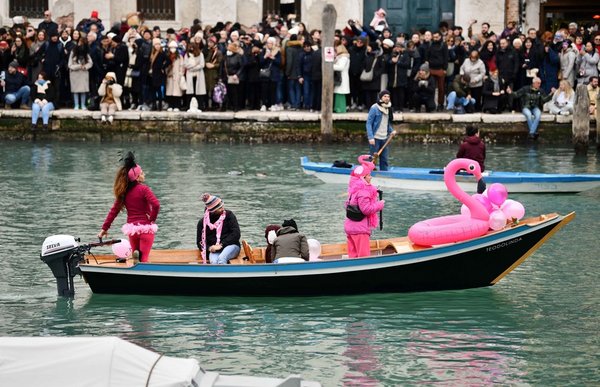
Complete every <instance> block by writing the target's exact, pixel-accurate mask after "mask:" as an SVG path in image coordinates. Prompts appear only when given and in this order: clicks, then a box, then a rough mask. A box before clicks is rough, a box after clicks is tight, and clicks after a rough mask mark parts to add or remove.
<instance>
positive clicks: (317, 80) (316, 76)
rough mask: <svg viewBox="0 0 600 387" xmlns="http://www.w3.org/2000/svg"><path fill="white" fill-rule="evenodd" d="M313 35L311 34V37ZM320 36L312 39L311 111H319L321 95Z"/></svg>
mask: <svg viewBox="0 0 600 387" xmlns="http://www.w3.org/2000/svg"><path fill="white" fill-rule="evenodd" d="M315 34H320V31H318V30H316V31H315ZM313 35H314V34H311V37H313ZM320 42H321V40H320V35H318V38H316V39H315V38H313V41H312V43H313V45H312V50H313V53H312V54H311V61H312V73H311V76H312V78H311V86H310V89H311V98H310V100H311V102H312V106H311V108H312V110H313V111H317V112H319V111H321V93H322V90H323V70H322V68H321V62H322V61H323V53H322V49H321V44H320ZM350 64H352V60H350ZM350 92H352V86H350Z"/></svg>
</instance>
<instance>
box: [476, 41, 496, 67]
mask: <svg viewBox="0 0 600 387" xmlns="http://www.w3.org/2000/svg"><path fill="white" fill-rule="evenodd" d="M479 58H480V59H481V60H482V61H483V64H485V72H486V74H488V73H489V72H490V70H491V69H495V68H497V67H498V66H497V65H496V44H495V43H494V42H492V41H491V40H487V41H486V42H485V43H483V47H482V48H481V51H480V52H479Z"/></svg>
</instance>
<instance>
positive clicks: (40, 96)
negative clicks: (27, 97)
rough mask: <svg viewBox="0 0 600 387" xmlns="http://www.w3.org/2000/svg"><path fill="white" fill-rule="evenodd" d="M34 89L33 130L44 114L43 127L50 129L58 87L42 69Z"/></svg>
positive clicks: (32, 97) (33, 86)
mask: <svg viewBox="0 0 600 387" xmlns="http://www.w3.org/2000/svg"><path fill="white" fill-rule="evenodd" d="M32 88H33V91H32V93H31V99H33V103H32V104H31V130H36V129H37V122H38V119H39V117H40V113H41V114H42V128H43V130H44V131H46V130H48V122H49V120H50V113H51V112H52V111H53V110H54V103H55V98H56V91H55V90H56V87H55V86H54V84H53V83H52V82H51V81H49V80H47V79H46V74H45V73H44V72H43V71H42V72H40V73H39V74H38V79H37V80H36V81H35V82H34V84H33V85H32Z"/></svg>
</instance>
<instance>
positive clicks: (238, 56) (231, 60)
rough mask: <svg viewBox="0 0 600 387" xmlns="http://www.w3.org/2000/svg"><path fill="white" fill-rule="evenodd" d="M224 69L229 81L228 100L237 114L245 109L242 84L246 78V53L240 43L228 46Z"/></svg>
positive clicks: (232, 43)
mask: <svg viewBox="0 0 600 387" xmlns="http://www.w3.org/2000/svg"><path fill="white" fill-rule="evenodd" d="M223 69H224V75H225V77H224V78H225V79H226V80H227V99H228V100H229V107H230V108H231V109H232V110H233V111H234V112H237V111H238V110H242V109H243V108H244V98H243V89H242V86H240V84H241V83H242V81H243V80H245V78H244V51H243V50H242V49H241V47H240V45H239V43H237V42H231V43H229V44H228V45H227V52H226V55H225V58H224V59H223Z"/></svg>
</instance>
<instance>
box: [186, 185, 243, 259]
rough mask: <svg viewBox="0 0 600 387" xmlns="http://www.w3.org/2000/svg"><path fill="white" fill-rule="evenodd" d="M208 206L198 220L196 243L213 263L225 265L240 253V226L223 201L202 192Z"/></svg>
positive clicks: (203, 255)
mask: <svg viewBox="0 0 600 387" xmlns="http://www.w3.org/2000/svg"><path fill="white" fill-rule="evenodd" d="M202 201H203V202H204V204H205V206H206V208H205V209H204V216H203V217H202V218H201V219H200V220H199V221H198V228H197V233H196V245H197V246H198V248H199V249H200V250H201V251H202V258H203V260H204V261H205V262H206V257H207V253H206V251H207V250H208V252H209V254H208V258H209V260H210V263H211V264H213V265H215V264H216V265H224V264H227V263H229V260H230V259H233V258H235V257H237V256H238V254H239V253H240V250H241V248H240V226H239V224H238V221H237V218H236V217H235V214H234V213H233V212H231V211H226V210H225V208H224V207H223V201H222V200H221V198H219V197H218V196H214V195H211V194H209V193H205V194H202Z"/></svg>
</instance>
